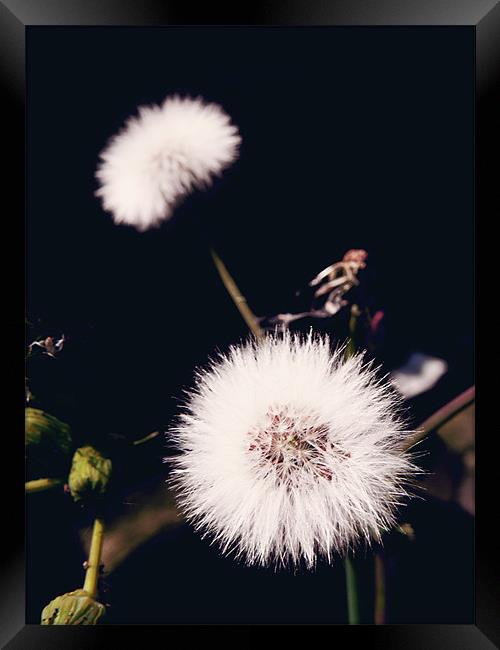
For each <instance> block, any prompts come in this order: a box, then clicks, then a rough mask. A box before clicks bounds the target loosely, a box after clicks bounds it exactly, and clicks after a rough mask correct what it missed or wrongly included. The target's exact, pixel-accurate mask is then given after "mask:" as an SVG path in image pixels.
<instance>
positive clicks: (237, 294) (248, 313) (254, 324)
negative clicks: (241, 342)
mask: <svg viewBox="0 0 500 650" xmlns="http://www.w3.org/2000/svg"><path fill="white" fill-rule="evenodd" d="M210 254H211V255H212V259H213V261H214V264H215V268H216V269H217V272H218V273H219V275H220V278H221V280H222V282H223V284H224V286H225V287H226V290H227V292H228V294H229V295H230V296H231V299H232V301H233V302H234V304H235V305H236V308H237V309H238V311H239V312H240V314H241V317H242V318H243V320H244V321H245V323H246V324H247V326H248V328H249V329H250V331H251V332H252V334H253V335H254V336H255V338H260V337H261V336H263V334H264V332H263V330H262V328H261V327H260V325H259V323H258V320H257V318H256V316H255V314H254V313H253V312H252V310H251V309H250V307H249V306H248V304H247V301H246V298H245V296H243V295H242V293H241V291H240V290H239V289H238V285H237V284H236V282H235V281H234V280H233V278H232V276H231V274H230V273H229V271H228V270H227V268H226V265H225V264H224V262H223V261H222V260H221V258H220V257H219V256H218V255H217V253H216V252H215V250H214V249H213V248H211V249H210Z"/></svg>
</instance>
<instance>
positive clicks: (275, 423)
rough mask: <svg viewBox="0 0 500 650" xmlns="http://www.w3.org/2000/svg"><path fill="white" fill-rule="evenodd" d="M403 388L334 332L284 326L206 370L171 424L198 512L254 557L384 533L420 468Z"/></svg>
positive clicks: (190, 501)
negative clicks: (305, 332)
mask: <svg viewBox="0 0 500 650" xmlns="http://www.w3.org/2000/svg"><path fill="white" fill-rule="evenodd" d="M397 405H398V398H397V397H396V395H395V393H394V392H393V391H392V390H391V389H390V387H388V386H387V385H386V384H384V383H381V381H380V380H379V379H377V377H376V371H375V370H374V369H373V368H370V367H368V366H366V365H363V361H362V356H361V355H357V356H353V357H351V358H349V359H345V356H344V354H343V351H342V350H339V349H337V350H336V351H335V352H333V353H332V352H331V350H330V342H329V340H328V338H327V337H325V338H319V337H314V336H313V335H312V334H311V335H309V337H307V338H306V339H303V338H300V337H299V336H297V335H295V336H294V335H291V334H290V333H287V332H285V333H284V334H283V336H281V337H279V336H267V337H265V338H264V339H261V340H259V341H256V342H249V343H247V344H246V345H244V346H241V347H233V348H231V349H230V351H229V353H228V354H227V355H225V356H224V355H223V356H222V357H221V359H220V360H219V361H218V362H215V363H213V364H212V366H211V367H210V368H209V369H207V370H205V371H202V372H200V373H199V375H198V383H197V387H196V389H195V390H194V391H193V392H192V393H191V394H190V395H189V400H188V404H187V410H186V412H185V413H184V414H183V415H181V417H180V420H179V423H178V425H177V426H176V427H174V428H173V430H172V431H171V434H172V435H173V438H174V441H175V442H176V444H177V445H178V447H179V448H180V454H179V455H177V456H176V457H175V458H174V459H173V464H174V468H173V472H172V473H173V478H172V482H173V484H174V486H175V487H176V488H177V491H178V499H179V502H180V505H181V507H182V508H183V510H184V511H185V514H186V516H187V517H188V519H190V520H191V521H193V522H194V524H195V526H196V528H197V529H201V530H203V531H204V533H205V534H210V535H212V536H213V538H214V539H215V540H217V541H218V542H219V543H220V545H221V547H222V550H223V552H231V551H233V550H234V551H235V552H236V554H237V556H244V557H245V558H246V561H247V563H248V564H263V565H265V564H271V563H276V564H287V563H290V562H291V563H292V564H296V563H298V562H299V561H300V560H301V559H302V558H303V559H304V560H305V563H306V565H307V566H309V567H311V566H313V565H314V563H315V560H316V558H317V556H323V557H324V558H326V559H327V560H329V561H331V560H332V559H333V556H334V555H335V554H340V555H344V554H345V553H346V552H347V551H348V550H349V549H350V548H352V547H354V546H355V545H356V543H357V542H358V541H359V540H360V539H365V540H366V541H368V542H370V540H373V539H376V540H379V539H380V536H381V533H382V532H383V531H384V530H385V529H387V528H389V527H391V526H392V525H394V524H395V516H396V508H397V506H398V505H399V504H400V503H401V502H402V500H403V498H404V497H405V496H407V492H406V490H405V485H406V484H407V481H408V479H409V477H410V476H411V475H412V473H413V472H414V471H416V468H415V466H414V465H413V464H412V463H411V461H410V460H409V459H408V457H407V456H406V454H405V453H404V452H403V448H404V445H405V442H406V440H407V437H408V436H409V434H410V432H407V431H406V430H405V428H404V423H403V422H402V420H401V419H400V417H399V416H398V414H397V412H396V409H397Z"/></svg>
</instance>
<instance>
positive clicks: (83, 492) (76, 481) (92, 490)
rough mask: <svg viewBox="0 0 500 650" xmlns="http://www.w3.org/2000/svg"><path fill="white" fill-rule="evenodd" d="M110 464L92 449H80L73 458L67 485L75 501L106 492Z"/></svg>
mask: <svg viewBox="0 0 500 650" xmlns="http://www.w3.org/2000/svg"><path fill="white" fill-rule="evenodd" d="M111 468H112V463H111V461H110V460H109V458H105V457H104V456H103V455H102V454H101V453H100V452H98V451H97V449H94V447H90V446H87V447H80V448H79V449H77V450H76V451H75V453H74V456H73V463H72V465H71V471H70V473H69V479H68V485H69V489H70V492H71V496H72V497H73V499H74V500H75V501H81V500H82V499H85V498H86V497H89V496H100V495H102V494H104V493H105V492H106V488H107V486H108V483H109V479H110V477H111Z"/></svg>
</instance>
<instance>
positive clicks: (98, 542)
mask: <svg viewBox="0 0 500 650" xmlns="http://www.w3.org/2000/svg"><path fill="white" fill-rule="evenodd" d="M103 539H104V522H103V520H102V519H99V518H98V517H97V518H96V519H95V521H94V528H93V530H92V541H91V543H90V553H89V559H88V561H87V570H86V573H85V582H84V585H83V589H84V591H86V592H87V593H88V594H89V596H90V597H91V598H95V597H96V596H97V583H98V581H99V567H100V565H101V552H102V543H103Z"/></svg>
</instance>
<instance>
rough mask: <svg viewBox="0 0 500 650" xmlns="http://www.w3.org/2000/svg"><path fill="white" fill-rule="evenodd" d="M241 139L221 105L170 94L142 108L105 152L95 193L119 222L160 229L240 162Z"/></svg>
mask: <svg viewBox="0 0 500 650" xmlns="http://www.w3.org/2000/svg"><path fill="white" fill-rule="evenodd" d="M240 142H241V138H240V136H239V134H238V129H237V127H236V126H234V125H233V124H231V120H230V117H229V116H228V115H227V114H226V113H225V112H224V110H223V109H222V108H221V107H220V106H219V105H218V104H213V103H206V102H205V101H203V100H202V99H201V98H196V99H191V98H189V97H184V98H183V97H179V96H168V97H167V98H166V99H165V101H164V102H163V104H162V105H161V106H157V105H152V106H140V107H139V108H138V114H137V115H136V116H133V117H130V118H129V119H128V120H127V122H126V124H125V126H124V128H123V129H122V130H121V131H120V132H119V133H117V134H116V135H115V136H114V137H112V138H111V140H110V141H109V143H108V145H107V146H106V148H105V149H104V150H103V151H102V152H101V154H100V163H99V166H98V169H97V172H96V177H97V179H98V181H99V183H100V187H99V189H98V190H97V192H96V195H97V196H99V197H100V198H101V200H102V205H103V208H104V209H105V210H106V211H108V212H110V213H111V215H112V218H113V220H114V222H115V223H117V224H127V225H130V226H134V227H135V228H136V229H137V230H139V231H144V230H147V229H149V228H154V227H157V226H159V225H160V224H161V223H162V222H163V221H165V220H167V219H169V218H170V217H171V216H172V214H173V210H174V208H175V206H176V205H177V204H178V202H179V201H180V200H181V199H182V198H183V197H184V196H186V195H187V194H188V193H189V192H191V191H192V190H193V189H195V188H203V187H208V186H209V185H210V184H211V183H212V180H213V178H214V177H215V176H219V175H220V174H221V173H222V172H223V171H224V169H226V168H227V167H228V166H230V165H231V164H232V163H233V162H234V161H235V160H236V158H237V157H238V148H239V145H240Z"/></svg>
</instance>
